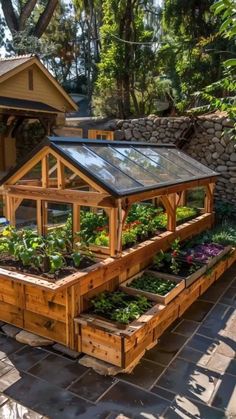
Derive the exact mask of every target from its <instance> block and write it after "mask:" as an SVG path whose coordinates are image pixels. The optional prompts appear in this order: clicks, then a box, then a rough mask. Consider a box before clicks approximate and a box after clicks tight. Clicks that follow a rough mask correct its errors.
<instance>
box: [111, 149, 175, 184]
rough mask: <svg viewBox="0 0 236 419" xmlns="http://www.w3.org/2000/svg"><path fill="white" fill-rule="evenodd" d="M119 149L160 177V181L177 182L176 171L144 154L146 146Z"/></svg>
mask: <svg viewBox="0 0 236 419" xmlns="http://www.w3.org/2000/svg"><path fill="white" fill-rule="evenodd" d="M116 150H117V151H119V152H120V153H122V154H123V155H124V156H126V157H128V158H129V159H130V160H132V161H134V162H136V163H137V164H139V165H140V166H142V167H143V168H144V169H145V170H147V171H148V172H149V173H151V174H152V175H154V176H157V177H158V178H159V179H160V183H164V182H176V180H177V178H176V175H175V174H174V173H172V172H171V171H169V172H168V171H167V170H166V169H165V168H164V167H162V166H161V164H160V163H159V162H155V161H154V160H151V159H150V158H149V156H146V155H144V154H142V151H143V150H146V149H144V148H140V149H135V148H133V147H117V148H116ZM179 180H180V178H179Z"/></svg>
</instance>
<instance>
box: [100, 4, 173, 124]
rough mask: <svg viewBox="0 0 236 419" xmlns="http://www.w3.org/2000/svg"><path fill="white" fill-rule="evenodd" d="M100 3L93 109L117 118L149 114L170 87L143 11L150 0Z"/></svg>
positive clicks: (153, 31)
mask: <svg viewBox="0 0 236 419" xmlns="http://www.w3.org/2000/svg"><path fill="white" fill-rule="evenodd" d="M102 6H103V24H102V26H101V29H100V33H101V39H102V43H101V60H100V63H99V64H98V77H97V81H96V89H95V92H94V96H93V104H94V106H95V107H96V112H97V113H100V114H103V115H107V116H116V117H120V118H123V117H128V116H130V115H131V114H132V113H135V114H136V115H143V114H146V113H149V112H151V111H152V110H154V108H155V102H156V101H157V100H158V99H160V97H163V93H164V97H165V98H166V95H168V94H169V93H170V90H171V88H170V86H169V85H167V84H166V83H165V84H164V83H163V82H162V80H161V79H160V77H159V76H160V74H159V72H158V69H157V55H156V53H155V44H154V43H153V41H154V40H155V29H154V27H153V26H152V25H150V24H149V21H148V19H147V12H146V7H147V6H151V7H154V6H153V2H152V1H145V2H143V3H139V2H136V1H135V2H133V3H131V1H130V0H119V1H117V2H114V1H113V0H105V1H103V4H102ZM158 86H161V87H162V90H161V94H160V93H159V88H158ZM164 86H165V88H164Z"/></svg>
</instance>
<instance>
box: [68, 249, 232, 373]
mask: <svg viewBox="0 0 236 419" xmlns="http://www.w3.org/2000/svg"><path fill="white" fill-rule="evenodd" d="M235 260H236V251H233V252H232V253H231V255H230V256H229V258H228V259H225V260H221V261H219V262H218V263H217V264H216V265H215V266H214V267H213V268H212V270H211V272H209V273H208V274H206V273H205V274H204V275H202V276H201V277H200V278H198V279H197V280H196V281H195V282H194V283H193V284H192V285H191V286H190V287H188V288H185V289H183V290H182V292H181V293H180V294H179V295H178V296H176V298H175V299H174V300H172V301H171V302H170V303H169V304H168V305H166V306H164V305H163V304H156V305H155V306H154V307H152V308H151V309H150V310H148V311H147V312H146V313H145V314H143V315H142V316H141V317H140V318H139V319H138V320H136V321H134V322H132V323H130V324H129V326H128V327H127V328H126V330H120V329H118V328H117V327H116V326H115V324H114V323H113V322H109V321H103V320H101V319H98V318H97V317H96V316H91V315H88V314H81V315H80V316H79V317H77V318H75V325H76V334H77V335H78V349H79V350H80V351H81V352H83V353H85V354H87V355H90V356H92V357H95V358H97V359H100V360H103V361H106V362H108V363H110V364H113V365H115V366H117V367H119V368H121V369H122V370H124V371H126V372H127V371H130V370H131V369H132V368H133V367H134V366H135V365H136V364H137V363H138V361H139V360H140V358H141V357H142V356H143V355H144V353H145V351H146V350H148V349H150V348H151V347H153V346H154V345H155V344H156V342H157V339H158V338H159V337H160V336H161V335H162V334H163V332H164V331H165V330H166V329H167V328H168V327H169V326H170V325H171V324H172V323H173V322H174V321H175V320H176V319H177V318H178V317H180V316H182V314H183V313H184V312H185V311H186V310H187V309H188V308H189V307H190V306H191V305H192V304H193V302H194V301H195V300H196V299H197V298H198V297H199V296H200V295H202V294H203V293H204V292H205V291H206V290H207V289H208V288H209V287H210V286H211V285H212V284H213V283H214V282H215V281H216V280H217V279H218V278H219V277H220V276H221V275H222V274H223V273H224V272H225V271H226V270H227V269H228V268H229V267H230V266H231V265H232V264H233V263H234V262H235Z"/></svg>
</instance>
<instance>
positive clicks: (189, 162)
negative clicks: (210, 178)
mask: <svg viewBox="0 0 236 419" xmlns="http://www.w3.org/2000/svg"><path fill="white" fill-rule="evenodd" d="M161 152H162V155H165V156H167V155H168V158H169V159H170V160H172V159H174V161H175V163H177V164H180V165H181V166H183V167H185V168H186V169H189V170H191V171H192V173H195V174H196V175H198V176H199V175H201V174H202V175H205V174H206V175H208V174H211V173H212V170H211V169H209V168H208V167H206V166H204V165H203V164H201V163H199V162H198V161H197V160H194V159H193V158H192V157H189V156H187V155H186V154H184V153H183V152H182V151H180V150H178V149H177V148H165V149H164V148H163V149H161Z"/></svg>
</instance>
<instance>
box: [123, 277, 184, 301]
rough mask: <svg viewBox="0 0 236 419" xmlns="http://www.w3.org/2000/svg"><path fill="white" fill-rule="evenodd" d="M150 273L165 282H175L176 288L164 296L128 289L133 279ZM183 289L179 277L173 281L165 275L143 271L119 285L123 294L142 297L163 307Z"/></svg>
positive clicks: (181, 280)
mask: <svg viewBox="0 0 236 419" xmlns="http://www.w3.org/2000/svg"><path fill="white" fill-rule="evenodd" d="M145 272H146V273H150V274H152V275H155V276H157V277H159V278H160V279H164V280H165V279H166V280H171V281H173V282H176V287H175V288H173V289H172V290H171V291H169V292H168V293H167V294H165V295H160V294H154V293H152V292H148V291H143V290H140V289H137V288H132V287H129V286H128V285H130V284H131V283H132V282H133V280H134V279H135V278H139V277H140V276H142V275H143V274H144V273H145ZM184 288H185V281H184V279H183V278H181V277H175V278H174V279H173V277H172V276H171V275H167V274H161V275H159V274H157V272H155V271H151V270H145V271H142V272H140V273H139V274H137V275H135V276H133V277H132V278H130V279H128V280H127V281H125V282H123V283H122V284H121V285H120V289H121V290H122V291H124V292H126V293H127V294H130V295H134V296H137V295H143V296H144V297H147V299H148V300H151V301H156V302H157V303H162V304H164V305H166V304H168V303H170V301H172V300H173V299H174V298H175V297H176V296H177V295H178V294H179V293H180V292H181V291H182V290H183V289H184Z"/></svg>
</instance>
